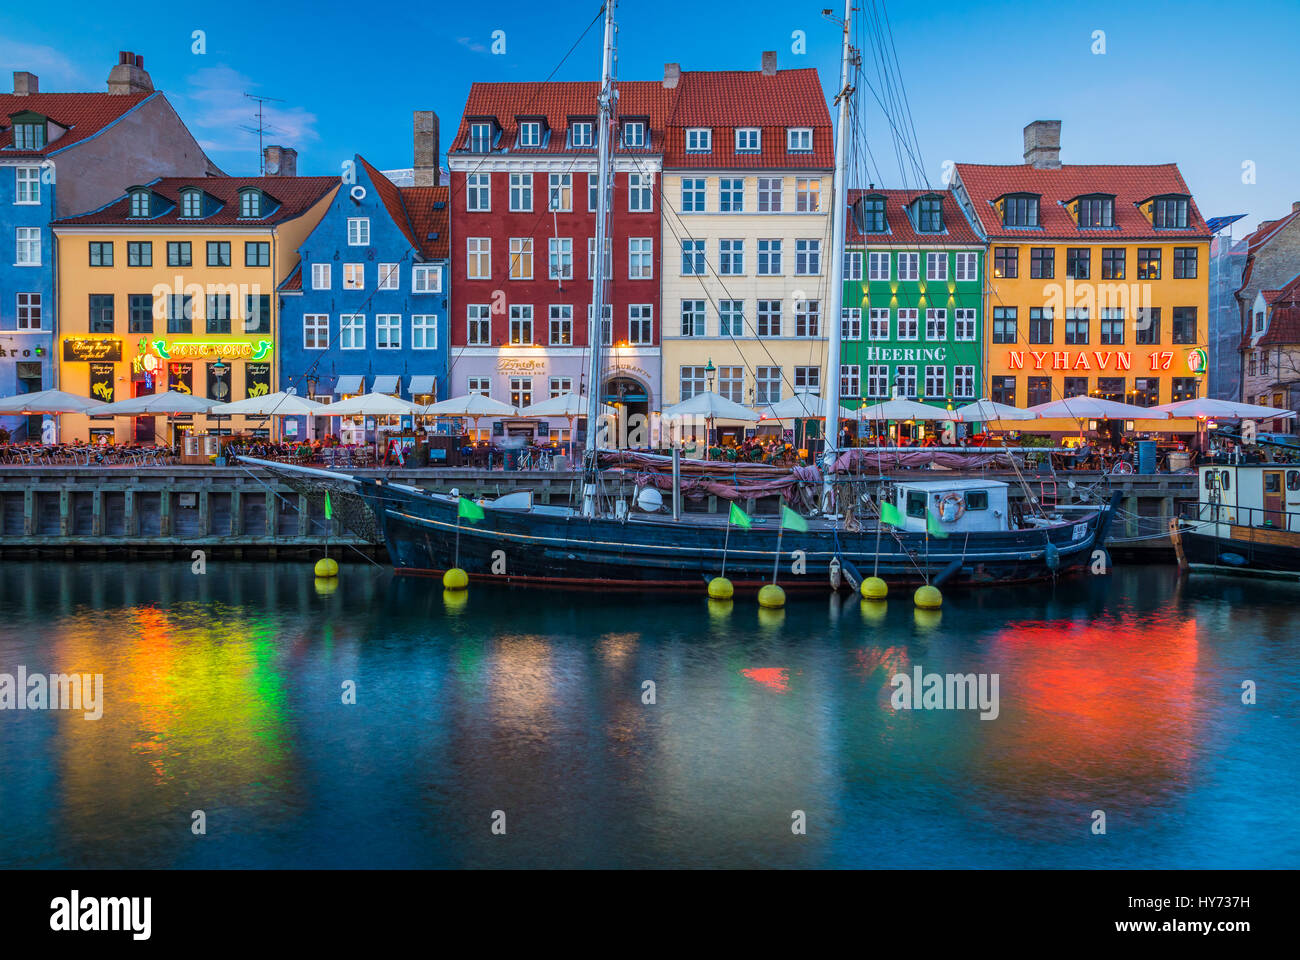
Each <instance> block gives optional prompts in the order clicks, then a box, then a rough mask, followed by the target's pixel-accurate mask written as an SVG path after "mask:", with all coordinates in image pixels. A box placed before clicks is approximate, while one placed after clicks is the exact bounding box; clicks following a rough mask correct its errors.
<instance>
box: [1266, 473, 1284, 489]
mask: <svg viewBox="0 0 1300 960" xmlns="http://www.w3.org/2000/svg"><path fill="white" fill-rule="evenodd" d="M1264 492H1265V493H1281V492H1282V474H1280V473H1266V474H1264Z"/></svg>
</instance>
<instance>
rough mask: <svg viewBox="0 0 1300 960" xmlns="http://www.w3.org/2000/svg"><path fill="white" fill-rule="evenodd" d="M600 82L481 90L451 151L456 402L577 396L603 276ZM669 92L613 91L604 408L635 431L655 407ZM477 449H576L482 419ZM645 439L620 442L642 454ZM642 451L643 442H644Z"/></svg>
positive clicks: (645, 86) (560, 423)
mask: <svg viewBox="0 0 1300 960" xmlns="http://www.w3.org/2000/svg"><path fill="white" fill-rule="evenodd" d="M598 93H599V85H598V84H596V83H577V82H575V83H568V82H553V83H544V84H533V83H476V84H474V85H473V87H472V88H471V90H470V95H469V100H468V102H467V104H466V106H465V113H464V116H463V118H462V120H461V123H460V128H459V130H458V131H457V133H456V136H455V138H454V139H453V141H452V143H451V147H450V149H449V150H448V158H447V165H448V167H449V169H450V171H451V197H450V208H451V233H452V237H453V246H452V252H451V357H450V360H449V363H448V367H449V374H448V376H449V380H450V390H449V392H450V394H451V395H452V396H462V395H465V394H467V393H482V394H486V395H488V396H491V397H493V398H494V399H497V400H501V401H503V402H506V403H509V404H511V405H513V406H515V407H525V406H528V405H529V404H531V403H534V402H537V401H540V400H545V399H547V398H548V397H556V396H561V395H563V394H567V393H576V394H581V395H586V394H587V391H588V390H589V389H591V386H590V384H589V383H588V378H589V371H588V366H589V363H590V354H589V351H588V336H587V330H588V322H589V316H588V315H589V313H590V305H591V297H592V280H593V279H594V277H595V270H596V262H597V256H596V250H595V245H596V241H595V233H596V217H595V211H596V205H597V199H598V195H597V194H598V191H597V187H596V177H597V170H596V167H597V156H596V154H597V149H596V148H597V142H598V140H597V138H598V131H597V129H596V126H597V113H598V107H597V95H598ZM671 102H672V91H671V90H669V89H667V88H665V87H664V86H663V85H661V84H658V83H646V82H638V81H632V82H623V83H620V84H619V101H618V117H617V128H616V130H615V131H614V132H613V137H614V139H613V140H612V151H611V152H612V157H613V196H612V197H611V199H610V203H611V205H612V206H611V211H612V212H611V216H610V237H609V245H608V248H607V250H606V251H605V255H604V257H602V258H601V259H602V260H603V263H604V266H603V269H604V270H605V274H606V276H607V277H608V278H609V280H610V283H609V284H608V285H607V290H608V301H609V306H608V307H607V309H606V315H605V317H603V318H602V322H601V334H602V340H603V342H604V346H605V360H606V362H605V364H604V375H603V378H602V382H601V383H600V384H599V385H598V389H599V391H600V395H601V397H602V398H603V399H604V400H605V401H606V402H607V403H610V404H614V405H617V409H619V412H620V419H621V420H622V422H623V424H624V425H625V426H627V427H628V428H629V429H631V430H633V431H635V430H636V429H637V427H638V426H639V427H640V429H641V430H642V431H647V432H648V428H649V424H648V420H649V416H648V415H649V414H650V413H651V412H652V411H654V410H657V409H658V408H659V404H660V398H661V390H660V377H659V366H660V365H659V345H660V334H659V331H660V297H659V294H660V277H659V260H660V246H661V244H660V186H661V182H662V178H661V176H660V173H661V170H662V163H663V151H664V130H665V126H666V122H667V117H668V113H669V110H670V107H671ZM478 427H479V430H480V435H481V436H482V437H483V438H486V436H488V435H492V434H495V435H497V436H500V435H503V434H506V433H512V434H518V435H523V436H528V437H541V438H549V439H552V440H558V441H564V440H567V439H569V436H568V434H569V431H570V423H569V421H567V420H566V419H564V418H550V419H534V420H528V421H526V420H522V419H511V420H508V421H503V420H495V421H488V420H487V419H484V420H483V421H481V422H480V423H479V425H478ZM641 435H642V434H640V433H638V434H636V436H635V438H634V439H631V440H629V441H627V442H631V443H634V444H635V443H637V442H638V440H639V439H640V437H641ZM641 442H644V441H641Z"/></svg>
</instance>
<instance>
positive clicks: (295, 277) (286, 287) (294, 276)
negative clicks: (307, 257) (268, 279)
mask: <svg viewBox="0 0 1300 960" xmlns="http://www.w3.org/2000/svg"><path fill="white" fill-rule="evenodd" d="M280 292H281V293H302V261H301V260H300V261H298V262H297V263H296V264H294V267H293V270H292V271H290V273H289V275H288V276H287V277H285V278H284V281H283V282H282V283H281V284H280Z"/></svg>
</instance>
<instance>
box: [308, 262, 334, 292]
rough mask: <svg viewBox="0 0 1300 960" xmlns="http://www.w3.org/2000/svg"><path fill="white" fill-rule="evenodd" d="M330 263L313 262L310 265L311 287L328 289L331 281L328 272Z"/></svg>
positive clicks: (329, 271)
mask: <svg viewBox="0 0 1300 960" xmlns="http://www.w3.org/2000/svg"><path fill="white" fill-rule="evenodd" d="M330 267H331V265H330V264H328V263H313V264H312V265H311V288H312V289H313V290H328V289H329V288H330V284H331V283H332V282H333V281H332V279H331V277H330V273H331V269H330Z"/></svg>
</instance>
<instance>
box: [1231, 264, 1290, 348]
mask: <svg viewBox="0 0 1300 960" xmlns="http://www.w3.org/2000/svg"><path fill="white" fill-rule="evenodd" d="M1269 293H1273V294H1275V296H1274V297H1273V298H1272V300H1269V297H1268V294H1269ZM1264 300H1265V302H1268V303H1269V304H1270V306H1269V307H1268V325H1267V326H1266V327H1265V329H1264V332H1263V334H1261V335H1260V338H1259V340H1257V341H1256V345H1257V346H1267V345H1270V344H1293V343H1300V276H1297V277H1296V278H1295V279H1293V280H1292V281H1291V282H1290V283H1288V284H1287V285H1286V286H1285V287H1283V288H1282V289H1281V290H1276V291H1272V290H1270V291H1265V296H1264ZM1244 346H1246V347H1249V346H1250V344H1249V341H1247V343H1245V344H1244Z"/></svg>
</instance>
